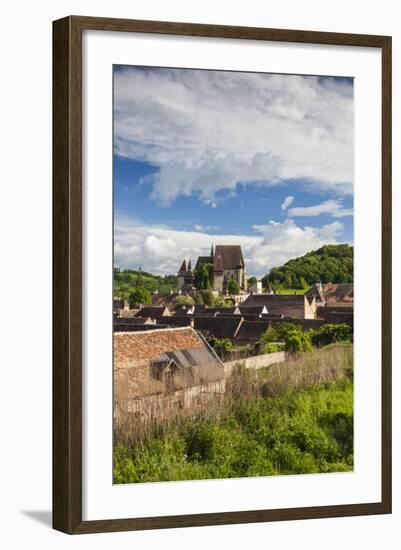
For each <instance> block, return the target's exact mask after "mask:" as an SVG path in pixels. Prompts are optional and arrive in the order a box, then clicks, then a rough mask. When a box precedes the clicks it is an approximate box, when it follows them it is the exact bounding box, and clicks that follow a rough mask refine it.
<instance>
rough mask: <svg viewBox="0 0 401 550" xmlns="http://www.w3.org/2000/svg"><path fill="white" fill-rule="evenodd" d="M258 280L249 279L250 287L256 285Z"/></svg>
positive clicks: (254, 278)
mask: <svg viewBox="0 0 401 550" xmlns="http://www.w3.org/2000/svg"><path fill="white" fill-rule="evenodd" d="M257 281H258V280H257V278H256V277H249V279H248V286H251V285H254V284H255V283H257Z"/></svg>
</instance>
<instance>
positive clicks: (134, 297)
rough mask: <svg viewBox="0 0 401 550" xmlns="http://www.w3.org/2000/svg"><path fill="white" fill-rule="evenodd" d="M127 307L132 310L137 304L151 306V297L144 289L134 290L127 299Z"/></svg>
mask: <svg viewBox="0 0 401 550" xmlns="http://www.w3.org/2000/svg"><path fill="white" fill-rule="evenodd" d="M128 301H129V307H130V308H134V307H135V306H136V305H138V304H151V303H152V297H151V295H150V292H149V290H146V288H144V287H137V288H135V289H134V290H133V291H132V292H131V294H130V295H129V297H128Z"/></svg>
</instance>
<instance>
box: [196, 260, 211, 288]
mask: <svg viewBox="0 0 401 550" xmlns="http://www.w3.org/2000/svg"><path fill="white" fill-rule="evenodd" d="M194 285H195V288H197V289H198V290H209V289H210V288H211V287H212V285H213V264H200V266H199V267H198V268H197V269H194Z"/></svg>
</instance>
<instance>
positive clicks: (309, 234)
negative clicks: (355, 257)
mask: <svg viewBox="0 0 401 550" xmlns="http://www.w3.org/2000/svg"><path fill="white" fill-rule="evenodd" d="M253 229H254V231H255V235H251V236H238V235H213V234H209V233H206V232H199V231H177V230H176V229H171V228H170V227H168V226H159V225H153V226H147V225H144V224H143V223H141V222H140V221H139V220H134V219H131V218H127V217H121V218H119V219H117V220H116V223H115V232H114V263H115V265H117V266H119V267H120V268H132V269H137V268H138V267H139V266H141V267H142V269H144V270H145V271H150V272H151V273H155V274H175V273H176V272H177V271H178V268H179V267H180V265H181V263H182V260H183V259H184V258H186V259H191V260H192V262H194V263H195V262H196V259H197V258H198V256H199V255H205V254H208V253H209V251H210V246H211V243H212V242H213V243H214V244H215V245H216V244H240V245H241V246H242V250H243V254H244V257H245V262H246V267H247V271H248V274H249V275H257V276H262V275H264V274H266V273H267V272H268V271H269V270H270V269H271V268H272V267H274V266H278V265H282V264H283V263H285V262H286V261H288V260H289V259H291V258H294V257H296V256H301V255H303V254H305V253H306V252H308V251H310V250H313V249H316V248H319V247H320V246H322V245H323V244H331V243H333V244H334V243H336V242H338V237H339V236H340V235H341V232H342V230H343V225H342V224H341V223H340V222H338V221H335V222H333V223H331V224H328V225H324V226H323V227H320V228H318V227H304V228H302V227H299V226H297V225H296V224H295V222H294V220H292V219H287V220H285V221H284V222H283V223H278V222H273V221H271V222H269V223H267V224H266V225H255V226H253Z"/></svg>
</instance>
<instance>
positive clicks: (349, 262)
mask: <svg viewBox="0 0 401 550" xmlns="http://www.w3.org/2000/svg"><path fill="white" fill-rule="evenodd" d="M353 271H354V249H353V247H352V246H349V245H348V244H340V245H325V246H322V247H321V248H319V249H318V250H314V251H312V252H308V253H307V254H305V255H304V256H301V257H299V258H294V259H292V260H289V261H288V262H286V263H285V264H284V265H282V266H281V267H273V268H272V269H271V270H270V272H269V274H268V275H265V276H264V277H263V278H262V282H263V286H264V287H267V281H269V282H270V283H271V284H272V285H274V286H275V287H277V286H278V285H283V287H285V288H299V289H302V288H305V287H306V286H308V285H311V284H314V283H317V282H319V281H322V282H323V283H327V282H335V283H352V282H353Z"/></svg>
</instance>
